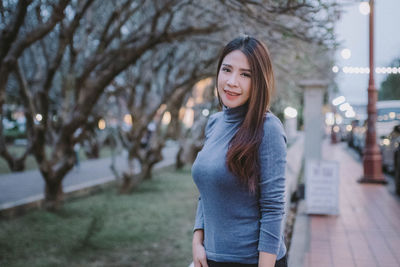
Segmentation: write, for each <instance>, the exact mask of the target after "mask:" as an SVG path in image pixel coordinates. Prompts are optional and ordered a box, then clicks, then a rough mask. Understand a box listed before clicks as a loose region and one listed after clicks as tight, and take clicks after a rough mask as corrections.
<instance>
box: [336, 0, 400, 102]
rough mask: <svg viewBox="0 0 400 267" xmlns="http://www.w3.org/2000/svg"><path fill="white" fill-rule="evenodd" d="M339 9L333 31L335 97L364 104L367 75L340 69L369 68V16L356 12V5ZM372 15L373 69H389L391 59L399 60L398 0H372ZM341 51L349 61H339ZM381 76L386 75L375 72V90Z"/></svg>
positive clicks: (399, 24)
mask: <svg viewBox="0 0 400 267" xmlns="http://www.w3.org/2000/svg"><path fill="white" fill-rule="evenodd" d="M343 2H344V1H343ZM343 10H344V12H343V14H342V16H341V18H340V20H339V21H338V22H337V23H336V28H335V31H336V34H337V38H338V40H339V42H340V44H341V46H340V48H339V49H338V50H337V52H336V54H335V59H336V65H337V66H338V67H339V68H340V72H338V74H337V77H336V81H337V84H338V87H339V94H338V95H344V96H345V97H346V100H347V101H348V102H349V103H350V104H351V105H359V104H366V103H367V101H368V99H367V96H368V94H367V88H368V74H345V73H343V72H342V67H344V66H352V67H368V66H369V59H368V49H369V44H368V40H369V37H368V23H369V16H368V15H367V16H366V15H362V14H361V13H360V12H359V3H354V4H347V5H345V7H344V8H343ZM374 14H375V38H374V39H375V67H390V63H391V62H392V60H393V59H394V58H396V57H400V29H399V26H400V0H375V12H374ZM344 48H348V49H350V51H351V57H350V58H349V59H343V58H342V56H341V55H340V52H341V50H342V49H344ZM398 75H400V74H398ZM385 77H386V74H377V73H375V86H376V88H378V89H379V87H380V84H381V82H382V81H383V80H384V79H385ZM338 95H336V96H338ZM333 97H335V96H333Z"/></svg>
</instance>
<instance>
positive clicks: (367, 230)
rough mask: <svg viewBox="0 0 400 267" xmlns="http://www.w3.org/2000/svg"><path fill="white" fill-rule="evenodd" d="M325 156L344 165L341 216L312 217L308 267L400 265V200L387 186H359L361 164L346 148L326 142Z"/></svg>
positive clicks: (341, 185)
mask: <svg viewBox="0 0 400 267" xmlns="http://www.w3.org/2000/svg"><path fill="white" fill-rule="evenodd" d="M323 156H324V158H325V159H329V160H336V161H338V162H339V163H340V195H339V198H340V215H339V216H317V215H311V216H309V217H308V218H309V248H308V251H307V252H306V254H305V256H304V267H353V266H354V267H370V266H371V267H372V266H374V267H395V266H396V267H398V266H400V200H399V199H400V198H399V197H397V196H395V195H393V194H391V193H390V192H389V190H388V188H387V186H385V185H372V184H359V183H357V180H358V179H359V178H360V177H361V175H362V165H361V162H359V161H358V160H357V159H356V158H355V157H354V156H352V155H351V153H349V150H348V149H347V148H346V146H345V144H336V145H331V144H330V143H329V141H328V140H325V141H324V143H323ZM293 267H294V266H293Z"/></svg>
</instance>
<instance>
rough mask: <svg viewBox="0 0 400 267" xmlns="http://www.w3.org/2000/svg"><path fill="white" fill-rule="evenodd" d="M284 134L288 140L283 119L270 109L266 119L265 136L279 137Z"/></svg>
mask: <svg viewBox="0 0 400 267" xmlns="http://www.w3.org/2000/svg"><path fill="white" fill-rule="evenodd" d="M281 136H283V137H284V139H285V141H286V134H285V130H284V128H283V124H282V122H281V120H280V119H279V118H278V117H277V116H276V115H275V114H274V113H272V112H270V111H268V112H267V113H266V115H265V120H264V137H265V138H274V137H276V138H279V137H281Z"/></svg>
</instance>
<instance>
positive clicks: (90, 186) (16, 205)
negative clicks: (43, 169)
mask: <svg viewBox="0 0 400 267" xmlns="http://www.w3.org/2000/svg"><path fill="white" fill-rule="evenodd" d="M174 166H175V163H173V164H170V165H166V166H162V167H159V168H157V169H154V170H153V174H154V173H158V172H161V171H165V170H168V169H171V168H173V167H174ZM137 175H140V174H137ZM117 182H118V180H116V179H115V177H114V176H108V177H105V178H100V179H98V180H93V181H88V182H85V183H81V184H77V185H70V186H67V187H65V188H63V191H64V195H63V202H65V201H70V200H73V199H77V198H81V197H86V196H90V195H93V194H95V193H98V192H101V191H103V190H104V189H106V188H108V187H110V186H113V185H115V183H117ZM43 203H44V195H43V194H39V195H35V196H31V197H27V198H24V199H21V200H18V201H14V202H7V203H4V204H1V205H0V219H12V218H14V217H17V216H20V215H23V214H25V213H26V212H28V211H31V210H35V209H41V208H42V207H43Z"/></svg>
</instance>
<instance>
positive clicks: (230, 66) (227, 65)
mask: <svg viewBox="0 0 400 267" xmlns="http://www.w3.org/2000/svg"><path fill="white" fill-rule="evenodd" d="M222 65H223V66H226V67H229V68H232V65H229V64H226V63H223V64H222ZM239 70H240V71H248V72H251V70H249V69H239Z"/></svg>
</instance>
